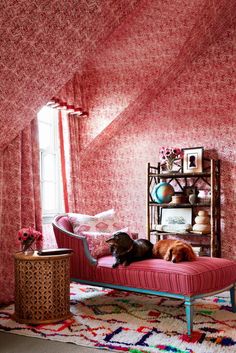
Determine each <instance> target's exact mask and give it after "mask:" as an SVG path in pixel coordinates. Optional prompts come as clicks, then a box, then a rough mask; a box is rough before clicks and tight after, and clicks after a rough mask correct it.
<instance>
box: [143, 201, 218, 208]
mask: <svg viewBox="0 0 236 353" xmlns="http://www.w3.org/2000/svg"><path fill="white" fill-rule="evenodd" d="M149 205H150V206H157V207H165V208H185V207H210V206H211V204H210V203H206V202H199V203H194V204H191V203H172V204H171V203H157V202H149Z"/></svg>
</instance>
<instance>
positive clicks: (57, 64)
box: [0, 0, 236, 148]
mask: <svg viewBox="0 0 236 353" xmlns="http://www.w3.org/2000/svg"><path fill="white" fill-rule="evenodd" d="M1 5H2V9H1V17H0V34H1V39H2V41H1V49H0V50H1V51H0V53H1V60H0V70H1V81H0V109H1V113H0V114H1V115H0V148H4V147H5V146H7V145H8V144H9V142H10V141H11V140H12V139H13V138H14V137H15V136H16V135H17V133H18V132H19V131H20V130H21V129H23V128H24V126H25V125H26V124H27V123H28V122H29V121H30V120H31V119H33V118H34V117H35V115H36V112H37V111H38V110H39V108H40V107H41V106H42V105H44V104H45V103H46V102H47V101H48V100H49V99H50V98H51V96H53V95H54V94H55V93H56V92H57V91H58V90H59V89H60V88H61V87H62V86H63V85H64V84H65V83H66V82H67V81H68V80H69V79H70V78H71V77H72V75H73V74H74V72H76V71H78V72H83V70H86V72H87V74H88V77H89V75H92V80H91V81H90V84H91V85H93V84H94V78H96V75H97V74H95V75H94V72H96V73H98V75H97V77H98V79H102V80H106V79H107V77H109V79H110V80H116V85H117V88H116V94H117V96H119V94H120V96H123V101H122V102H121V100H120V101H119V104H118V105H117V107H118V109H117V111H116V112H115V114H116V116H119V115H121V116H122V113H123V114H125V115H126V119H129V118H130V116H132V115H133V114H134V111H135V100H137V99H138V100H139V104H138V105H139V106H140V100H141V101H142V103H143V104H146V103H147V101H148V99H150V97H151V96H154V95H156V94H158V90H159V91H160V89H162V88H163V87H165V85H166V84H167V83H168V82H171V80H173V79H174V78H175V77H176V75H178V73H179V72H180V71H181V70H183V69H184V68H185V67H186V65H187V64H188V63H189V62H190V61H191V60H193V59H194V57H196V56H197V55H199V54H200V53H201V52H202V51H203V50H204V48H206V47H207V46H209V44H210V43H211V41H212V40H214V39H216V38H217V37H218V36H219V35H220V33H221V32H222V31H223V30H224V27H225V26H226V24H227V22H228V21H229V20H230V19H232V18H233V17H235V15H236V1H235V0H191V1H189V0H174V1H173V0H129V1H127V0H70V1H64V0H33V1H27V0H15V1H13V0H3V1H2V4H1ZM127 72H128V75H127ZM125 80H129V81H132V82H133V87H132V89H131V90H130V87H131V86H132V85H127V87H128V86H129V91H128V90H126V88H125V87H124V82H125ZM88 81H89V80H88ZM122 85H123V86H122ZM100 87H101V82H100ZM104 87H105V89H106V90H108V91H109V85H107V82H104ZM147 88H148V89H147ZM91 92H92V91H91V90H90V93H91ZM100 92H101V90H100ZM92 94H94V96H93V97H92V98H91V99H92V100H93V103H97V104H94V105H93V107H91V110H90V113H91V114H90V118H89V119H94V120H96V117H98V116H99V114H98V113H99V111H98V110H96V109H99V105H100V106H102V108H103V110H104V111H105V109H104V106H105V105H106V104H109V99H107V102H105V103H104V102H103V104H101V100H102V99H104V97H101V94H100V95H99V93H98V94H97V93H96V92H95V93H94V92H92ZM96 107H98V108H96ZM107 111H108V112H109V109H108V110H107ZM127 112H128V113H129V114H127ZM105 114H106V113H105V112H103V116H104V115H105ZM116 116H109V117H107V118H108V119H107V121H106V124H104V125H103V124H101V121H100V120H98V119H97V121H95V123H94V124H93V125H94V126H96V125H97V131H96V132H95V133H94V134H93V137H94V136H96V135H97V134H98V133H99V132H100V131H102V129H103V128H105V127H106V125H107V124H109V123H110V122H111V121H112V120H113V119H114V122H115V123H116V121H118V120H120V121H121V123H120V125H121V126H122V124H123V123H124V119H115V117H116ZM120 125H117V126H118V128H119V126H120ZM104 134H106V136H107V138H109V136H111V134H109V131H107V130H106V131H105V132H104ZM100 140H101V139H100ZM94 142H96V141H93V144H94V145H96V143H94Z"/></svg>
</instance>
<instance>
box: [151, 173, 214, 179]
mask: <svg viewBox="0 0 236 353" xmlns="http://www.w3.org/2000/svg"><path fill="white" fill-rule="evenodd" d="M210 176H211V173H210V172H202V173H178V172H176V173H150V174H149V177H158V178H160V179H169V178H173V179H176V178H199V177H200V178H202V177H208V178H209V177H210Z"/></svg>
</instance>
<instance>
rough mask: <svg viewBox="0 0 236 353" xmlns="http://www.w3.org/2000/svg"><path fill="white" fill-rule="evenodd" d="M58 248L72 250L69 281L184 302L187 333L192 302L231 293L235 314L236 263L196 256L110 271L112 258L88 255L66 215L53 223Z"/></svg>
mask: <svg viewBox="0 0 236 353" xmlns="http://www.w3.org/2000/svg"><path fill="white" fill-rule="evenodd" d="M53 229H54V233H55V236H56V240H57V244H58V247H60V248H71V249H73V251H74V254H73V256H72V260H71V279H72V280H73V281H77V282H80V283H83V284H89V285H94V286H100V287H107V288H113V289H118V290H125V291H133V292H138V293H143V294H153V295H158V296H164V297H171V298H177V299H182V300H184V302H185V308H186V318H187V332H188V335H191V333H192V329H193V302H194V300H195V299H198V298H201V297H205V296H211V295H214V294H216V293H220V292H223V291H226V290H230V295H231V304H232V311H233V312H236V262H234V261H231V260H227V259H222V258H209V257H198V258H197V260H196V261H193V262H181V263H178V264H175V263H171V262H167V261H165V260H160V259H148V260H143V261H138V262H134V263H132V264H130V265H129V266H127V267H125V266H118V267H117V268H115V269H114V268H112V264H113V262H114V258H113V257H112V256H103V257H100V258H98V259H95V258H93V257H92V256H91V253H90V251H89V247H88V243H87V240H86V238H85V237H84V236H79V235H76V234H74V233H73V228H72V225H71V223H70V221H69V218H68V216H67V215H66V214H65V215H59V216H57V217H56V218H55V219H54V221H53Z"/></svg>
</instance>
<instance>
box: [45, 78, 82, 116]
mask: <svg viewBox="0 0 236 353" xmlns="http://www.w3.org/2000/svg"><path fill="white" fill-rule="evenodd" d="M83 80H84V78H83V76H81V75H79V74H78V73H76V74H74V76H73V78H72V79H71V80H70V81H68V82H67V83H66V84H65V85H64V86H63V87H62V88H61V90H60V91H59V92H58V93H57V94H56V95H55V96H54V97H52V99H51V100H50V101H49V102H48V103H47V105H48V106H50V107H52V108H57V109H62V110H63V109H64V110H66V111H67V113H70V114H71V115H77V116H87V115H88V109H87V99H86V96H85V92H84V84H83Z"/></svg>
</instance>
